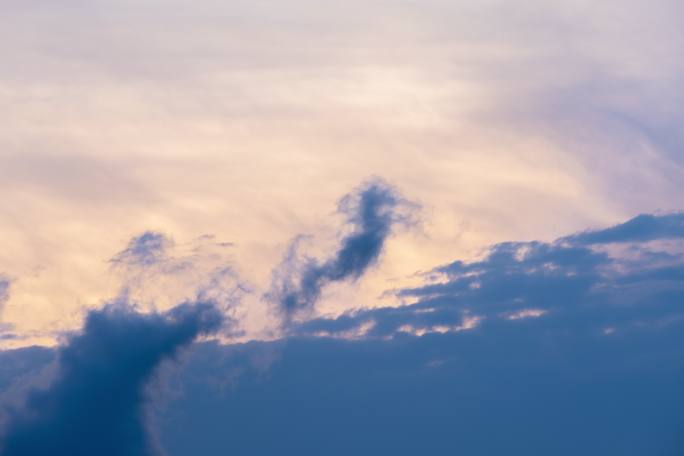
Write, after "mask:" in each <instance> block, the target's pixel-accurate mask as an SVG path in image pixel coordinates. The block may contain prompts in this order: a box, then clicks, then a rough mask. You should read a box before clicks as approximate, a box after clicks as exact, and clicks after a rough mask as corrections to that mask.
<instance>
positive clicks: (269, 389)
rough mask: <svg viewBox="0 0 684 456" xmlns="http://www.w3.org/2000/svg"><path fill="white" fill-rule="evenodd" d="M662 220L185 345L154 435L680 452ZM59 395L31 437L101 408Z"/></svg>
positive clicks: (374, 446)
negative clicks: (284, 333)
mask: <svg viewBox="0 0 684 456" xmlns="http://www.w3.org/2000/svg"><path fill="white" fill-rule="evenodd" d="M672 217H673V216H656V217H653V219H652V222H649V224H647V225H646V226H645V227H642V228H641V229H636V230H634V229H633V228H631V230H632V231H631V232H630V234H629V236H625V235H622V234H621V235H619V236H617V235H614V234H611V233H615V231H616V228H617V227H613V228H608V229H606V230H602V231H595V232H593V233H595V234H596V236H597V237H596V239H599V238H600V239H602V240H601V241H600V242H599V241H592V242H589V241H587V240H586V239H585V238H581V237H580V236H583V235H585V234H586V233H582V234H581V235H577V236H569V237H564V238H561V239H559V240H557V241H555V242H507V243H502V244H497V245H495V246H493V247H492V248H491V249H490V250H489V251H488V252H487V254H486V255H484V256H483V257H482V258H481V259H479V260H477V261H471V262H464V261H454V262H452V263H450V264H447V265H444V266H440V267H438V268H436V269H435V270H434V271H432V272H431V273H430V274H429V276H428V278H427V280H429V282H428V283H426V284H425V285H424V286H421V287H415V288H411V289H404V290H399V291H397V293H398V294H399V295H400V296H401V297H402V298H403V299H404V300H406V301H408V304H407V305H405V306H403V307H398V308H380V309H359V310H356V311H350V312H347V313H345V314H343V315H341V316H339V317H338V318H318V319H313V320H309V321H304V322H301V321H298V322H296V323H294V322H292V326H291V327H290V330H291V332H290V333H289V336H288V337H287V338H286V339H283V340H279V341H274V342H250V343H247V344H234V345H229V346H222V345H219V344H218V343H213V342H212V343H203V344H196V345H194V346H193V347H192V348H191V349H190V353H189V359H188V363H187V365H185V367H184V368H183V370H182V371H181V372H180V374H179V377H178V379H179V380H178V381H179V384H178V385H176V386H178V387H179V388H182V394H179V395H177V399H176V400H175V401H174V402H172V403H171V404H170V405H169V406H167V407H166V408H165V409H164V410H162V411H159V412H158V413H159V414H160V416H158V418H160V420H159V423H160V425H159V434H158V435H159V438H160V439H161V442H162V443H163V446H164V447H165V448H166V449H167V451H168V453H169V455H170V456H185V455H187V454H201V455H203V456H219V455H224V454H244V455H252V456H261V455H263V456H266V455H272V454H297V455H303V456H306V455H319V454H326V455H331V456H334V455H348V454H358V455H375V454H392V455H397V456H400V455H401V456H403V455H414V454H433V453H435V454H436V453H439V454H443V453H447V454H467V455H469V456H485V455H491V454H553V455H557V456H574V455H577V454H583V455H587V456H604V455H607V454H611V455H612V454H619V455H621V456H642V455H651V454H657V455H663V456H677V455H680V454H682V452H683V451H684V437H682V436H684V412H683V410H684V389H683V388H682V385H684V362H682V360H684V349H683V348H682V347H684V280H683V279H684V246H681V247H678V245H679V244H677V243H676V242H675V243H672V242H667V243H659V242H655V243H654V242H651V241H654V240H655V241H658V240H668V241H671V240H672V239H673V238H674V237H676V236H673V235H672V232H673V231H672V230H671V229H670V228H667V226H671V220H672ZM638 219H639V218H637V219H635V220H638ZM624 225H626V226H635V225H636V226H643V225H640V224H639V223H631V222H627V223H625V224H623V225H618V227H620V226H624ZM654 225H655V226H654ZM649 232H650V233H653V232H655V233H659V234H657V235H655V234H648V233H649ZM600 236H602V237H600ZM618 238H619V239H620V240H619V241H618V240H616V239H618ZM433 279H435V280H433ZM152 318H159V317H158V316H157V317H152ZM164 318H167V317H164ZM362 329H363V330H362ZM146 332H147V331H146ZM129 335H130V334H129ZM93 337H95V333H94V332H93ZM99 337H101V338H103V340H108V339H110V337H108V335H107V332H106V331H104V332H102V335H101V336H99ZM350 337H351V338H353V340H352V339H350ZM129 339H130V340H132V341H134V342H131V345H133V344H139V343H140V342H139V341H140V340H143V341H144V340H145V338H144V337H129V338H128V339H127V340H129ZM138 350H139V348H138ZM136 353H137V352H136ZM125 355H126V356H125V357H126V359H128V356H130V353H128V352H125ZM41 356H42V355H41ZM17 357H19V355H17ZM103 359H105V358H103ZM106 359H113V360H117V359H120V358H119V357H118V356H115V355H108V356H107V357H106ZM1 361H2V358H1V357H0V362H1ZM115 364H116V363H113V364H109V362H107V363H105V364H104V367H103V369H109V367H107V366H111V365H115ZM14 366H15V367H13V368H11V369H10V371H11V372H10V373H9V374H8V375H11V374H12V372H16V371H18V370H20V369H19V368H18V367H16V366H17V365H16V363H15V364H14ZM0 375H2V370H0ZM73 378H75V379H76V380H75V381H73V383H74V384H76V385H78V383H79V382H78V381H77V379H78V377H73ZM60 383H61V384H63V383H64V381H61V382H59V381H58V382H57V383H56V384H57V385H59V384H60ZM0 384H2V379H0ZM142 384H144V382H142V381H141V382H139V383H138V385H142ZM63 388H66V387H65V386H61V387H60V388H59V389H57V390H56V391H61V390H62V389H63ZM81 389H82V388H79V391H80V390H81ZM138 391H140V390H138ZM39 397H40V396H39ZM59 397H64V398H65V399H64V400H63V401H60V402H58V403H59V404H60V405H62V406H63V407H62V408H64V409H67V406H66V404H67V403H68V404H69V407H68V410H69V413H67V415H66V418H65V419H62V418H60V420H59V422H56V421H53V419H54V417H55V416H56V415H55V414H51V413H50V412H49V411H50V410H51V409H53V408H54V406H53V407H52V408H51V407H41V406H40V403H37V404H38V405H35V406H34V408H32V409H31V408H29V411H33V412H34V413H35V412H37V411H38V410H39V409H40V410H47V411H48V415H47V416H49V417H50V420H45V419H43V420H38V421H37V422H38V423H39V424H40V425H41V426H43V427H40V426H37V427H28V426H26V425H23V424H22V426H23V427H20V429H25V430H26V431H25V432H24V434H23V435H24V437H25V438H26V440H27V441H28V440H29V436H35V437H37V439H36V441H38V442H40V441H42V440H45V439H44V438H42V436H43V435H48V436H49V433H48V434H44V433H46V432H48V431H46V429H48V430H51V429H53V426H54V430H53V431H50V432H53V435H57V433H65V434H68V433H66V432H65V431H64V429H65V428H64V427H60V426H62V425H61V424H59V423H62V422H65V423H72V422H75V421H76V422H78V420H77V419H76V418H71V417H72V415H71V413H73V414H74V415H75V416H77V417H82V416H89V415H88V412H87V410H90V409H91V408H92V407H93V405H92V404H97V403H98V401H97V400H92V399H89V400H88V401H87V402H88V403H87V404H85V405H84V403H83V402H79V401H78V400H75V399H71V398H70V397H69V396H66V395H60V396H59ZM76 397H77V398H80V397H82V396H80V395H77V396H76ZM138 397H142V396H138ZM67 399H68V400H67ZM47 403H48V404H49V401H48V402H47ZM138 404H139V402H138ZM36 407H40V408H36ZM71 410H73V412H71ZM135 410H137V411H136V412H135V413H133V415H134V416H136V417H138V419H137V421H136V420H134V421H133V422H135V423H137V424H136V427H135V429H138V431H139V432H138V434H133V435H134V436H135V435H143V436H146V435H147V434H145V433H144V430H145V426H144V421H142V420H141V419H140V418H139V417H140V414H139V412H140V406H139V405H138V406H137V408H136V409H135ZM129 411H130V409H129ZM131 413H132V412H131ZM26 416H27V415H26V414H24V415H22V417H26ZM37 416H39V417H40V416H45V415H43V414H39V415H37ZM108 416H113V417H114V418H115V419H116V421H114V418H113V419H112V420H113V421H112V422H111V423H127V422H128V423H130V422H131V421H130V420H127V419H126V418H127V417H128V416H130V413H129V414H125V413H114V414H112V413H111V412H109V414H108ZM98 418H99V417H98ZM22 419H23V420H27V419H28V418H22ZM99 419H100V418H99ZM101 420H102V421H106V422H107V423H110V421H109V418H106V419H105V418H101ZM15 422H16V420H15ZM18 422H20V423H23V422H28V421H18ZM34 422H36V421H34ZM56 423H57V424H56ZM15 426H16V425H15ZM110 426H111V427H112V428H113V429H115V430H116V429H118V428H117V425H115V424H110ZM98 429H99V427H98ZM141 430H142V431H141ZM119 435H123V434H121V433H119ZM41 438H42V440H41ZM65 438H66V439H68V437H65ZM126 438H128V437H126ZM146 438H147V437H146ZM147 439H148V440H149V438H147ZM120 440H125V439H123V438H122V439H120ZM131 441H133V442H134V443H135V442H138V444H139V442H140V441H141V440H139V439H138V440H136V439H131ZM143 441H145V440H143ZM148 443H149V442H148ZM129 448H132V447H126V448H125V451H123V453H125V454H136V453H135V451H133V450H129ZM8 454H10V456H14V455H16V454H22V453H14V454H12V453H8ZM23 454H35V453H23ZM48 454H49V452H48ZM69 454H79V453H74V452H70V453H69ZM104 454H112V453H104ZM143 454H144V453H143Z"/></svg>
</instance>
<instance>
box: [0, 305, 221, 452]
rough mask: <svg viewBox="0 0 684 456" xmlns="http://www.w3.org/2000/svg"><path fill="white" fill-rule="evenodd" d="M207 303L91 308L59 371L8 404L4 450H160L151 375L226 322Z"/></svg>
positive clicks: (65, 349)
mask: <svg viewBox="0 0 684 456" xmlns="http://www.w3.org/2000/svg"><path fill="white" fill-rule="evenodd" d="M222 319H223V318H222V315H221V313H220V312H219V311H218V310H217V309H216V308H215V307H214V306H213V305H212V304H209V303H196V304H183V305H180V306H178V307H176V308H174V309H172V310H170V311H168V312H166V313H153V314H141V313H138V312H136V311H135V310H133V309H132V308H130V307H128V306H126V305H121V304H113V305H109V306H107V307H105V308H104V309H102V310H97V311H92V312H90V313H89V314H88V316H87V318H86V321H85V326H84V328H83V331H82V333H80V334H77V335H74V336H72V337H71V338H70V339H69V341H68V344H67V345H65V346H64V347H63V348H61V349H60V350H59V354H58V360H59V368H58V373H57V377H56V379H55V380H54V382H53V383H52V384H51V386H50V387H49V388H48V389H47V390H33V391H31V392H30V394H29V395H28V398H27V400H26V404H25V407H23V408H21V409H19V410H17V409H14V410H10V412H9V414H10V415H9V420H8V424H7V426H6V432H5V436H4V441H3V442H2V451H1V453H2V454H3V455H5V456H34V455H36V456H37V455H41V456H44V455H53V454H60V455H70V456H79V455H82V456H86V455H88V456H92V455H100V456H106V455H112V456H114V455H116V456H122V455H130V456H149V455H154V454H158V448H157V447H156V442H155V440H154V439H153V438H152V437H151V436H150V434H149V432H148V428H147V424H146V417H145V404H146V398H147V396H146V391H145V388H146V386H147V385H148V382H149V381H150V380H151V378H152V377H153V375H154V373H155V371H156V369H157V368H158V366H159V365H160V363H161V362H162V361H163V360H165V359H169V358H173V357H174V355H175V354H176V353H177V352H178V350H179V349H180V348H182V347H184V346H187V345H188V344H190V343H191V342H192V341H193V340H195V338H196V337H198V336H200V335H202V334H208V333H212V332H214V331H216V330H218V329H219V327H220V326H221V323H222Z"/></svg>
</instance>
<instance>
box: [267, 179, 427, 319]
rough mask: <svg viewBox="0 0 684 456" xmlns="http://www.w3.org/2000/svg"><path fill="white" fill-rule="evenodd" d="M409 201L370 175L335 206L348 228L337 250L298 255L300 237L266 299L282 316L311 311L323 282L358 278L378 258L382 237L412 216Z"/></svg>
mask: <svg viewBox="0 0 684 456" xmlns="http://www.w3.org/2000/svg"><path fill="white" fill-rule="evenodd" d="M413 209H415V205H412V204H410V203H409V202H407V201H406V200H405V199H403V198H402V197H401V195H399V193H398V192H397V190H395V189H394V188H393V187H391V186H389V185H388V184H386V183H385V182H383V181H381V180H379V179H374V180H371V181H370V182H368V183H366V184H365V185H363V186H362V187H360V188H359V189H357V190H356V191H355V192H353V193H351V194H349V195H347V196H345V197H344V198H342V199H341V200H340V203H339V206H338V210H339V212H340V213H341V214H343V215H344V217H345V218H346V221H347V224H348V225H349V227H351V232H350V233H349V234H347V235H346V236H344V237H343V239H342V240H341V243H340V247H339V249H338V250H337V252H335V254H334V255H333V256H332V257H331V258H329V259H327V260H325V261H323V262H320V261H319V260H317V259H314V258H304V259H301V258H299V255H298V251H297V249H298V245H299V239H297V240H295V241H294V242H293V244H292V245H291V246H290V248H289V250H288V254H287V255H286V258H285V261H283V263H282V264H281V266H280V267H279V268H277V269H276V270H275V271H274V273H273V284H272V287H271V291H270V292H269V293H268V294H267V297H268V299H270V300H271V301H273V302H275V303H276V304H277V306H278V310H279V311H280V312H281V313H282V315H283V316H284V318H285V319H286V320H288V321H289V320H290V319H291V318H292V317H293V316H294V315H296V314H297V313H307V312H310V311H311V310H313V308H314V306H315V304H316V302H317V301H318V299H319V298H320V296H321V291H322V289H323V287H325V285H326V284H329V283H331V282H341V281H345V280H357V279H358V278H360V277H361V276H362V275H363V274H364V273H365V272H366V270H367V269H368V268H369V267H370V266H372V265H373V264H375V262H377V260H378V258H379V257H380V254H381V253H382V250H383V247H384V245H385V241H386V240H387V238H388V237H389V236H390V234H391V233H392V229H393V228H394V226H395V225H397V224H407V223H410V222H411V220H412V217H411V215H412V213H411V212H412V210H413Z"/></svg>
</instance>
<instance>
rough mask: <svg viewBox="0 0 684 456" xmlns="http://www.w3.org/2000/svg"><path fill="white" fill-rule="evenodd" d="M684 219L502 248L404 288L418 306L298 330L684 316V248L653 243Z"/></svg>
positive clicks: (643, 321) (385, 331) (626, 322)
mask: <svg viewBox="0 0 684 456" xmlns="http://www.w3.org/2000/svg"><path fill="white" fill-rule="evenodd" d="M683 219H684V215H682V214H674V215H667V216H639V217H636V218H635V219H633V220H631V221H629V222H626V223H624V224H621V225H618V226H616V227H612V228H608V229H606V230H602V231H594V232H587V233H582V234H579V235H575V236H569V237H565V238H561V239H559V240H558V241H556V242H552V243H544V242H507V243H502V244H497V245H495V246H494V247H492V248H491V249H490V250H489V252H488V253H487V255H486V256H485V258H484V259H482V260H480V261H475V262H470V263H464V262H462V261H455V262H453V263H451V264H448V265H446V266H442V267H439V268H437V269H435V271H433V273H432V274H433V275H435V276H437V277H439V278H440V279H441V280H439V281H436V283H433V284H427V285H424V286H421V287H417V288H412V289H404V290H399V291H398V295H399V296H401V297H402V298H404V299H408V300H412V301H413V303H412V304H410V305H407V306H403V307H399V308H380V309H366V310H363V309H362V310H356V311H351V312H348V313H347V314H344V315H342V316H340V317H338V318H335V319H314V320H309V321H307V322H304V323H301V324H300V325H299V326H298V331H299V332H300V334H309V335H313V334H328V335H336V334H342V333H349V332H353V331H355V330H358V328H360V327H362V326H364V325H365V327H366V328H369V329H367V331H366V336H367V337H388V336H393V335H395V334H397V333H398V332H400V331H409V332H411V331H418V332H431V331H452V330H459V329H464V328H463V325H465V324H467V323H468V322H469V321H470V322H471V324H474V322H475V321H478V322H480V323H481V324H496V323H497V321H515V320H519V319H521V318H532V317H539V318H541V319H542V320H543V321H544V322H548V323H549V324H556V323H558V322H565V323H568V324H570V323H572V324H571V326H570V327H569V330H573V331H588V332H594V333H601V332H608V333H610V332H614V331H619V330H629V329H630V328H633V327H635V326H639V325H657V324H661V323H664V322H668V321H672V320H678V319H683V318H684V305H682V304H681V303H682V302H684V281H682V279H683V278H684V251H679V252H678V251H658V250H657V248H658V247H657V246H649V245H648V244H647V242H649V241H653V240H666V239H671V238H673V237H676V236H677V235H678V233H679V231H678V230H679V228H678V224H679V223H680V220H683ZM616 242H621V243H629V244H628V245H627V247H626V251H625V252H615V253H613V254H609V253H608V251H607V249H608V248H609V247H610V245H612V244H614V243H616ZM654 249H656V250H654ZM608 250H609V249H608Z"/></svg>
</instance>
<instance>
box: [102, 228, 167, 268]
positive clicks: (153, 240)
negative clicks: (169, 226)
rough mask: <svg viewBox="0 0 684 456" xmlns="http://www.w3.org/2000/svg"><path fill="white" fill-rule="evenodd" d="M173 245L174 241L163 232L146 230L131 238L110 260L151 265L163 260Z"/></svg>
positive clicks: (126, 263) (116, 262) (124, 263)
mask: <svg viewBox="0 0 684 456" xmlns="http://www.w3.org/2000/svg"><path fill="white" fill-rule="evenodd" d="M171 246H173V241H172V240H171V239H170V238H168V237H167V236H166V235H164V234H163V233H157V232H154V231H145V232H144V233H142V234H140V235H138V236H135V237H134V238H133V239H131V240H130V241H129V243H128V246H127V247H126V248H125V249H124V250H122V251H121V252H119V253H117V254H116V255H115V256H114V257H113V258H112V259H111V260H109V261H110V262H111V263H113V264H116V265H126V266H150V265H153V264H156V263H159V262H160V261H163V260H164V259H165V258H166V255H167V250H168V249H169V247H171Z"/></svg>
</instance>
